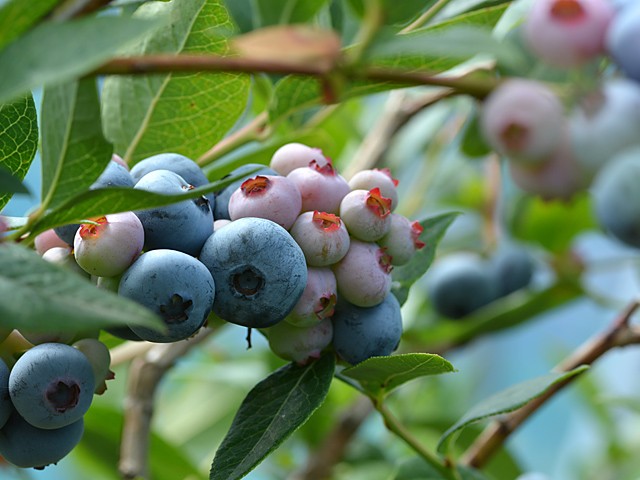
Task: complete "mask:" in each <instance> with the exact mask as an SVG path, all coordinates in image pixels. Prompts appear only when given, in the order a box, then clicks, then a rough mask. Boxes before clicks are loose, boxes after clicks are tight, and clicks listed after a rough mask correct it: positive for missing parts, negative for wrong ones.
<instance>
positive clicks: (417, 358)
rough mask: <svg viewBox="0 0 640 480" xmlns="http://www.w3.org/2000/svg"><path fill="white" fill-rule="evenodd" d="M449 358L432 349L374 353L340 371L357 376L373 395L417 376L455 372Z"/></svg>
mask: <svg viewBox="0 0 640 480" xmlns="http://www.w3.org/2000/svg"><path fill="white" fill-rule="evenodd" d="M454 371H455V369H454V368H453V365H451V364H450V363H449V362H448V361H447V360H445V359H444V358H442V357H441V356H439V355H434V354H431V353H405V354H401V355H391V356H387V357H372V358H369V359H367V360H365V361H364V362H361V363H359V364H358V365H355V366H353V367H349V368H345V369H344V370H342V372H341V374H342V375H346V376H347V377H349V378H353V379H354V380H357V381H358V382H359V383H360V385H362V387H363V388H364V389H365V390H366V391H367V392H369V393H370V394H372V395H373V396H376V395H379V394H380V393H385V394H386V393H389V392H391V391H392V390H394V389H396V388H397V387H399V386H400V385H402V384H403V383H406V382H408V381H410V380H413V379H415V378H420V377H425V376H428V375H439V374H441V373H449V372H454Z"/></svg>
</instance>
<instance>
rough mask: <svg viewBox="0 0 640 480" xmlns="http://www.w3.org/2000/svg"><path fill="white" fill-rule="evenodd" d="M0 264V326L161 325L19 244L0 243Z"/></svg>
mask: <svg viewBox="0 0 640 480" xmlns="http://www.w3.org/2000/svg"><path fill="white" fill-rule="evenodd" d="M0 265H2V269H0V327H7V328H27V329H29V330H33V331H52V330H56V331H57V330H60V331H86V330H93V329H96V328H100V327H104V326H108V325H122V324H134V325H146V326H149V327H160V326H161V325H162V322H161V321H160V318H158V317H157V316H156V315H155V314H154V313H153V312H151V311H150V310H148V309H146V308H144V307H142V306H140V305H138V304H136V303H133V302H132V301H130V300H127V299H125V298H122V297H119V296H117V295H116V294H114V293H111V292H107V291H105V290H100V289H98V288H97V287H95V286H94V285H93V284H91V283H90V282H88V281H87V280H84V279H83V278H81V277H80V276H79V275H77V274H75V273H73V272H70V271H67V270H65V269H63V268H61V267H59V266H57V265H53V264H51V263H48V262H47V261H46V260H43V259H42V258H40V256H38V254H37V253H35V252H34V251H32V250H29V249H27V248H25V247H22V246H21V245H16V244H14V243H11V242H6V243H3V244H0Z"/></svg>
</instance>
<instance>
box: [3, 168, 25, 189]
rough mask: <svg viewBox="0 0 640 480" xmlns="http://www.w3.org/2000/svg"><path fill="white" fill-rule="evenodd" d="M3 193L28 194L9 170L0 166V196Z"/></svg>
mask: <svg viewBox="0 0 640 480" xmlns="http://www.w3.org/2000/svg"><path fill="white" fill-rule="evenodd" d="M3 193H29V190H28V189H27V187H25V186H24V185H23V184H22V182H21V181H20V180H19V179H18V178H17V177H15V176H14V175H13V174H12V173H11V172H10V171H9V170H7V169H6V168H4V167H3V166H1V165H0V194H3Z"/></svg>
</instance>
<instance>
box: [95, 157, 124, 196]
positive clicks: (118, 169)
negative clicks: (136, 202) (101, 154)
mask: <svg viewBox="0 0 640 480" xmlns="http://www.w3.org/2000/svg"><path fill="white" fill-rule="evenodd" d="M134 184H135V181H134V179H133V177H132V176H131V173H129V170H127V169H126V168H125V167H123V166H122V165H121V164H119V163H118V162H116V161H114V160H111V161H110V162H109V163H108V164H107V167H106V168H105V169H104V171H103V172H102V173H101V174H100V176H99V177H98V179H97V180H96V181H95V182H93V184H92V185H91V187H90V189H91V190H96V189H98V188H109V187H123V188H133V185H134Z"/></svg>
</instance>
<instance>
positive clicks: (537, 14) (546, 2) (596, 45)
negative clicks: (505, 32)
mask: <svg viewBox="0 0 640 480" xmlns="http://www.w3.org/2000/svg"><path fill="white" fill-rule="evenodd" d="M614 14H615V11H614V9H613V7H612V6H611V4H610V2H609V1H608V0H536V1H535V2H534V4H533V6H532V8H531V10H530V12H529V14H528V15H527V17H526V18H525V21H524V30H523V32H524V36H525V41H526V42H527V44H528V45H529V47H530V48H531V50H532V51H533V52H534V53H535V54H536V55H537V56H538V57H539V58H540V59H541V60H543V61H544V62H546V63H548V64H549V65H552V66H555V67H559V68H572V67H577V66H580V65H582V64H584V63H585V62H588V61H590V60H592V59H594V58H595V57H597V56H598V55H601V54H602V53H604V43H605V35H606V33H607V28H608V27H609V24H610V23H611V20H612V19H613V17H614Z"/></svg>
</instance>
